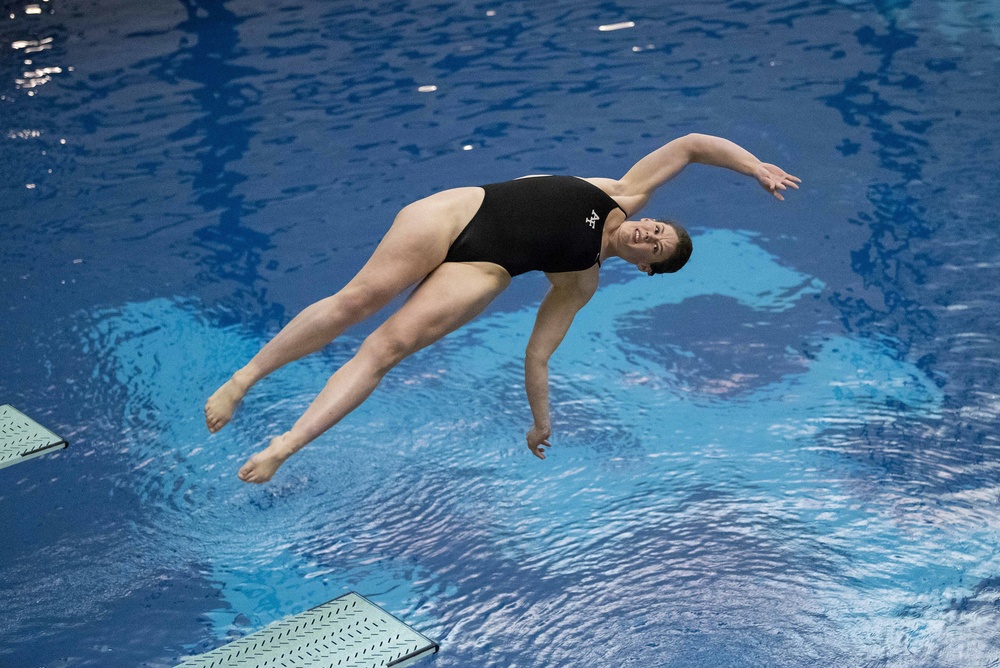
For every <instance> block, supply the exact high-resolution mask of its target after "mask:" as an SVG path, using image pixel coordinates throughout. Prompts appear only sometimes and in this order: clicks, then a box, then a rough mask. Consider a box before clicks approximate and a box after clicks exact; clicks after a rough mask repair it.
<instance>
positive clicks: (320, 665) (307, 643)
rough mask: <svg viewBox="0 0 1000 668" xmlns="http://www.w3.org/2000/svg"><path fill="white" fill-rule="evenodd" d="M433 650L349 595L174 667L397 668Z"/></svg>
mask: <svg viewBox="0 0 1000 668" xmlns="http://www.w3.org/2000/svg"><path fill="white" fill-rule="evenodd" d="M437 651H438V644H437V643H436V642H434V641H433V640H431V639H430V638H428V637H427V636H425V635H423V634H421V633H418V632H417V631H414V630H413V629H411V628H410V627H409V626H407V625H406V624H404V623H403V622H401V621H399V620H398V619H396V618H395V617H393V616H392V615H390V614H389V613H388V612H386V611H385V610H383V609H382V608H380V607H378V606H377V605H375V604H374V603H372V602H371V601H369V600H368V599H366V598H365V597H363V596H361V595H359V594H356V593H354V592H351V593H349V594H345V595H343V596H341V597H340V598H336V599H334V600H332V601H329V602H327V603H324V604H322V605H319V606H317V607H315V608H313V609H312V610H307V611H306V612H303V613H300V614H298V615H295V616H293V617H289V618H287V619H283V620H281V621H279V622H275V623H273V624H271V625H270V626H267V627H265V628H263V629H261V630H260V631H257V632H255V633H251V634H250V635H248V636H246V637H245V638H240V639H239V640H236V641H234V642H231V643H229V644H228V645H223V646H222V647H219V648H218V649H213V650H212V651H211V652H206V653H204V654H200V655H198V656H195V657H191V658H189V659H188V660H187V661H185V662H184V663H182V664H180V665H179V666H177V667H176V668H383V667H385V668H389V667H391V668H402V667H403V666H409V665H410V664H411V663H413V662H414V661H417V660H419V659H422V658H423V657H425V656H428V655H430V654H433V653H435V652H437Z"/></svg>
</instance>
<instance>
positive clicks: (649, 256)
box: [205, 134, 801, 483]
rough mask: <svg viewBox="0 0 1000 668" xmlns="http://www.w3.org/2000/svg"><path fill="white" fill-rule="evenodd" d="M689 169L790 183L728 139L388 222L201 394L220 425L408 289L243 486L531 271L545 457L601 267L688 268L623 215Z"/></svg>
mask: <svg viewBox="0 0 1000 668" xmlns="http://www.w3.org/2000/svg"><path fill="white" fill-rule="evenodd" d="M691 163H702V164H707V165H714V166H717V167H725V168H727V169H731V170H733V171H736V172H739V173H741V174H745V175H747V176H750V177H753V178H754V179H756V180H757V182H758V183H759V184H760V185H761V186H762V187H763V188H764V189H765V190H767V191H768V192H769V193H771V194H772V195H773V196H774V197H776V198H778V199H779V200H784V198H783V197H782V195H781V191H783V190H785V189H787V188H789V187H791V188H798V185H797V184H799V183H801V180H800V179H798V178H796V177H794V176H791V175H790V174H786V173H785V172H784V171H783V170H781V169H780V168H778V167H776V166H775V165H771V164H766V163H762V162H761V161H760V160H758V159H757V158H755V157H754V156H753V155H751V154H750V153H749V152H748V151H746V150H745V149H743V148H741V147H740V146H737V145H736V144H734V143H733V142H731V141H728V140H726V139H722V138H720V137H712V136H708V135H702V134H689V135H686V136H684V137H680V138H678V139H675V140H673V141H671V142H669V143H668V144H666V145H664V146H662V147H660V148H659V149H657V150H656V151H653V152H652V153H650V154H649V155H647V156H646V157H644V158H643V159H642V160H640V161H639V162H637V163H636V164H635V165H634V166H633V167H632V168H631V169H629V170H628V172H627V173H626V174H625V175H624V176H623V177H621V178H620V179H617V180H615V179H606V178H578V177H573V176H526V177H521V178H520V179H516V180H514V181H506V182H504V183H496V184H491V185H486V186H482V187H469V188H453V189H451V190H445V191H443V192H440V193H437V194H434V195H431V196H430V197H425V198H424V199H421V200H418V201H416V202H414V203H412V204H409V205H408V206H406V207H404V208H403V209H402V210H401V211H400V212H399V214H398V215H397V216H396V219H395V220H394V221H393V223H392V226H391V227H390V228H389V231H388V232H387V233H386V235H385V237H384V238H383V239H382V241H381V242H380V243H379V245H378V247H377V248H376V249H375V252H374V253H373V254H372V256H371V258H370V259H369V260H368V262H367V263H366V264H365V266H364V267H362V269H361V271H359V272H358V274H357V275H356V276H355V277H354V278H353V279H352V280H351V281H350V282H349V283H348V284H347V285H346V286H344V288H343V289H341V290H340V291H339V292H338V293H337V294H335V295H333V296H332V297H327V298H326V299H323V300H321V301H318V302H316V303H315V304H313V305H311V306H309V307H307V308H306V309H305V310H303V311H302V312H301V313H300V314H299V315H297V316H296V317H295V318H294V319H293V320H292V321H291V322H290V323H288V325H287V326H285V328H284V329H282V330H281V331H280V332H278V334H277V335H276V336H275V337H274V338H273V339H272V340H271V341H270V342H268V343H267V344H266V345H265V346H264V347H263V348H262V349H261V350H260V352H258V353H257V355H255V356H254V358H253V359H252V360H250V362H249V363H247V365H246V366H244V367H243V368H242V369H240V370H238V371H237V372H236V373H234V374H233V376H232V377H231V378H230V379H229V380H228V381H226V383H225V384H224V385H222V387H220V388H219V389H218V390H217V391H216V392H215V393H214V394H213V395H212V396H211V397H209V399H208V402H207V403H206V404H205V419H206V424H207V426H208V429H209V431H210V432H212V433H215V432H217V431H219V430H220V429H221V428H222V427H224V426H225V425H226V423H227V422H229V420H230V418H231V417H232V415H233V411H234V410H235V409H236V406H237V405H238V404H239V403H240V401H241V400H242V399H243V397H244V395H246V393H247V391H249V389H250V388H251V387H252V386H253V385H254V384H255V383H257V382H258V381H259V380H261V379H262V378H264V377H265V376H267V375H268V374H269V373H271V372H272V371H274V370H276V369H278V368H280V367H282V366H284V365H285V364H288V363H289V362H292V361H294V360H297V359H299V358H301V357H303V356H305V355H308V354H309V353H313V352H316V351H317V350H319V349H321V348H323V347H324V346H326V345H327V344H328V343H330V342H331V341H333V339H335V338H336V337H337V336H339V335H340V334H341V333H342V332H343V331H344V330H345V329H347V328H348V327H350V326H351V325H353V324H355V323H358V322H360V321H362V320H364V319H365V318H368V317H369V316H371V315H372V314H373V313H375V312H376V311H378V310H379V309H381V308H382V307H383V306H385V305H386V304H387V303H389V301H390V300H392V299H393V298H394V297H395V296H397V295H398V294H400V293H401V292H402V291H403V290H406V289H407V288H409V287H410V286H412V285H415V284H416V285H417V287H416V289H415V290H414V291H413V293H412V294H411V295H410V296H409V298H408V299H407V300H406V302H405V303H404V304H403V306H401V307H400V308H399V310H398V311H396V312H395V313H394V314H393V315H392V316H391V317H389V319H388V320H386V321H385V323H383V324H382V325H381V326H380V327H379V328H378V329H376V330H375V331H374V332H372V333H371V335H370V336H368V337H367V338H366V339H365V340H364V342H363V343H362V344H361V346H360V348H359V349H358V351H357V353H356V354H355V355H354V357H353V358H352V359H351V360H350V361H348V362H347V363H346V364H344V365H343V366H342V367H341V368H340V369H339V370H338V371H337V372H336V373H334V374H333V376H331V377H330V379H329V380H328V381H327V383H326V386H325V387H324V388H323V390H322V391H321V392H320V393H319V395H318V396H317V397H316V399H315V400H314V401H313V402H312V404H311V405H310V406H309V408H308V409H307V410H306V411H305V413H304V414H303V415H302V416H301V417H300V418H299V419H298V421H296V423H295V424H294V425H293V426H292V428H291V430H290V431H287V432H285V433H284V434H281V435H280V436H277V437H275V438H274V439H272V440H271V443H270V445H268V447H267V448H265V449H264V450H262V451H260V452H258V453H256V454H254V455H253V456H251V457H250V459H249V460H248V461H247V462H246V463H245V464H244V465H243V466H242V467H241V468H240V470H239V477H240V479H241V480H243V481H244V482H252V483H263V482H267V481H268V480H270V479H271V476H273V475H274V473H275V471H277V470H278V467H280V466H281V465H282V464H283V463H284V462H285V460H287V459H288V458H289V457H290V456H291V455H293V454H294V453H296V452H298V451H299V450H300V449H302V448H303V447H304V446H305V445H306V444H307V443H309V442H310V441H312V440H314V439H315V438H316V437H318V436H319V435H320V434H322V433H323V432H325V431H326V430H327V429H329V428H330V427H332V426H333V425H335V424H337V422H339V421H340V420H341V419H342V418H343V417H344V416H345V415H347V414H348V413H350V412H351V411H352V410H354V409H355V408H357V407H358V406H359V405H360V404H361V403H362V402H363V401H364V400H365V399H367V398H368V396H369V395H370V394H371V393H372V391H373V390H374V389H375V388H376V387H377V386H378V384H379V382H380V381H381V380H382V378H383V376H385V374H386V373H387V372H388V371H389V370H390V369H392V368H393V367H394V366H396V365H397V364H399V362H400V361H401V360H403V358H405V357H407V356H408V355H410V354H412V353H414V352H416V351H417V350H420V349H421V348H424V347H425V346H428V345H430V344H431V343H434V342H435V341H437V340H438V339H440V338H441V337H443V336H445V335H446V334H448V333H449V332H452V331H454V330H455V329H457V328H459V327H461V326H462V325H464V324H465V323H467V322H469V321H470V320H471V319H472V318H474V317H475V316H477V315H478V314H479V313H481V312H482V311H483V309H484V308H486V306H487V305H488V304H489V303H490V302H491V301H493V299H494V298H495V297H496V296H497V295H499V294H500V293H501V292H503V290H504V289H505V288H506V287H507V285H508V284H509V283H510V279H511V277H512V276H516V275H518V274H522V273H524V272H527V271H535V270H538V271H544V272H545V273H546V276H547V277H548V279H549V281H550V282H551V284H552V285H551V288H550V289H549V291H548V294H546V296H545V298H544V299H543V300H542V303H541V305H540V306H539V307H538V315H537V317H536V320H535V326H534V329H533V330H532V333H531V337H530V339H529V341H528V347H527V350H526V351H525V356H524V385H525V390H526V392H527V395H528V404H529V406H530V408H531V413H532V416H533V418H534V424H533V425H532V427H531V429H530V430H529V431H528V433H527V441H528V448H530V450H531V452H532V453H533V454H534V455H535V456H536V457H538V458H540V459H545V451H544V448H546V447H551V444H550V443H549V435H550V431H551V426H550V423H549V400H548V362H549V357H550V356H551V355H552V353H553V352H554V351H555V349H556V348H557V347H558V346H559V344H560V343H561V342H562V340H563V337H564V336H565V335H566V332H567V330H568V329H569V326H570V324H571V323H572V322H573V317H574V316H575V315H576V313H577V311H579V310H580V308H582V307H583V305H584V304H586V303H587V301H589V300H590V298H591V296H592V295H593V294H594V292H595V291H596V290H597V284H598V270H599V269H600V264H601V262H602V261H603V260H605V259H607V258H609V257H619V258H622V259H623V260H625V261H626V262H629V263H630V264H634V265H635V266H636V267H638V268H639V270H640V271H643V272H646V273H647V274H649V275H653V274H657V273H670V272H674V271H677V270H678V269H680V268H681V267H682V266H683V265H684V263H685V262H687V259H688V257H690V255H691V250H692V247H691V238H690V237H689V236H688V234H687V232H686V231H685V230H684V228H683V227H681V226H680V225H678V224H677V223H674V222H669V221H659V220H654V219H650V218H642V219H640V220H628V219H627V218H628V216H629V215H635V214H636V213H637V212H638V211H639V210H641V209H642V208H643V207H644V206H645V205H646V203H647V202H648V201H649V199H650V197H652V195H653V192H654V191H655V190H656V189H657V188H659V187H660V186H662V185H663V184H664V183H666V182H667V181H669V180H670V179H672V178H673V177H674V176H676V175H677V174H678V173H680V171H681V170H683V169H684V168H685V167H686V166H687V165H689V164H691ZM626 212H628V213H626Z"/></svg>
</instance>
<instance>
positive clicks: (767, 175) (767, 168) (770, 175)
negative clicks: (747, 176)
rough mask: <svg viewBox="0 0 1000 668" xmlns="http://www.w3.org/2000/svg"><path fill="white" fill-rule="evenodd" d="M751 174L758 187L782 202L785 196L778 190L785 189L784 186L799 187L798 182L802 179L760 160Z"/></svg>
mask: <svg viewBox="0 0 1000 668" xmlns="http://www.w3.org/2000/svg"><path fill="white" fill-rule="evenodd" d="M753 176H754V178H755V179H757V183H759V184H760V187H761V188H763V189H764V190H766V191H767V192H769V193H771V194H772V195H774V196H775V197H777V198H778V199H780V200H781V201H782V202H784V201H785V198H784V197H782V196H781V193H780V192H779V191H780V190H785V189H786V188H795V189H796V190H798V189H799V186H798V184H800V183H802V179H800V178H799V177H797V176H792V175H791V174H787V173H785V170H783V169H782V168H781V167H778V166H777V165H771V164H768V163H766V162H762V163H760V164H759V165H757V169H756V170H755V171H754V173H753Z"/></svg>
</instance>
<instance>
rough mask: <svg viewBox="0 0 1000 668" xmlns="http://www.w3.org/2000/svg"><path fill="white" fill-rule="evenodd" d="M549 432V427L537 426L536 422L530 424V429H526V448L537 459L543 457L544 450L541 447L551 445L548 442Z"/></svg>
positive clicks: (550, 431) (549, 446)
mask: <svg viewBox="0 0 1000 668" xmlns="http://www.w3.org/2000/svg"><path fill="white" fill-rule="evenodd" d="M551 434H552V430H551V429H550V428H549V427H539V426H538V425H537V424H536V425H532V427H531V429H529V430H528V433H527V439H528V449H529V450H531V453H532V454H533V455H535V456H536V457H538V458H539V459H545V450H544V449H543V448H551V447H552V444H551V443H549V436H550V435H551Z"/></svg>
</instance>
